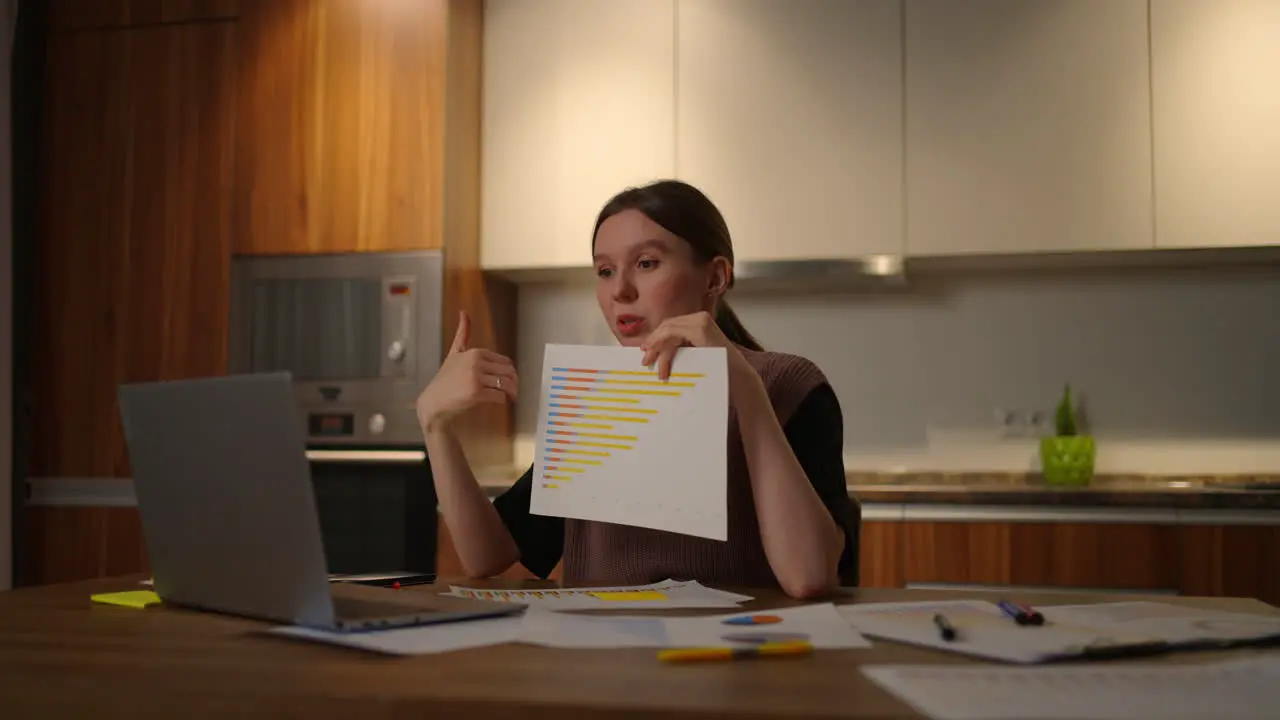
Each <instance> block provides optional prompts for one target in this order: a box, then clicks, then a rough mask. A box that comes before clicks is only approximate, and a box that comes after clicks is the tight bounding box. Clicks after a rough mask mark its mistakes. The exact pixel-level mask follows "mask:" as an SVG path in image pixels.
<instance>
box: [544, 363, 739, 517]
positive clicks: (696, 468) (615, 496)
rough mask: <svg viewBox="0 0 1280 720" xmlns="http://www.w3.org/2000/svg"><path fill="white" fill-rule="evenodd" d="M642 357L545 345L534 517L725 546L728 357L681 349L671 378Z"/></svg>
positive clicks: (673, 366)
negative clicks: (664, 377)
mask: <svg viewBox="0 0 1280 720" xmlns="http://www.w3.org/2000/svg"><path fill="white" fill-rule="evenodd" d="M643 357H644V354H643V352H642V351H641V350H640V349H639V348H624V347H598V346H589V345H547V347H546V352H545V354H544V356H543V364H542V394H541V396H540V398H539V407H538V435H537V448H536V453H537V454H536V458H535V460H534V468H533V494H532V499H531V501H530V512H532V513H534V514H536V515H549V516H553V517H565V518H576V519H580V520H596V521H601V522H609V523H615V524H618V525H630V526H634V527H643V528H650V529H654V530H666V531H668V532H675V533H681V534H685V535H693V536H697V537H704V538H710V539H712V540H726V539H727V538H728V517H727V498H726V484H727V472H728V471H727V462H728V460H727V457H726V453H725V448H726V445H725V443H726V437H727V433H728V427H729V374H728V361H727V357H728V356H727V354H726V351H725V349H724V348H681V349H680V351H679V352H678V353H677V355H676V358H675V362H674V363H673V365H672V373H671V377H670V378H669V379H668V380H666V381H663V380H660V379H658V375H657V372H656V369H655V370H651V369H649V368H646V367H645V366H643V365H641V360H642V359H643Z"/></svg>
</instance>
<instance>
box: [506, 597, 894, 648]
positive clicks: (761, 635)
mask: <svg viewBox="0 0 1280 720" xmlns="http://www.w3.org/2000/svg"><path fill="white" fill-rule="evenodd" d="M760 615H766V616H773V617H775V618H777V619H776V621H771V622H769V623H767V624H759V625H736V624H726V623H725V620H728V619H731V618H737V617H751V616H760ZM788 641H790V642H796V641H804V642H809V643H812V644H813V646H814V647H815V648H818V649H827V650H844V649H851V648H867V647H871V643H870V642H868V641H867V639H866V638H864V637H862V635H860V634H859V633H858V632H857V631H856V630H854V629H853V628H852V627H851V626H850V625H849V624H848V623H847V622H845V621H844V619H843V618H841V617H840V613H838V612H836V608H835V606H834V605H832V604H831V603H821V604H815V605H805V606H802V607H794V608H785V609H781V610H760V611H755V612H749V613H732V614H728V615H706V616H701V617H659V616H655V617H637V616H618V615H607V616H601V615H573V614H568V613H549V612H542V611H537V612H528V613H526V614H525V616H524V620H523V622H522V623H521V627H520V637H519V642H522V643H527V644H530V645H542V646H546V647H556V648H580V649H581V648H592V649H609V648H629V647H654V648H680V647H683V648H688V647H727V646H736V645H741V646H751V645H759V644H761V643H763V642H788Z"/></svg>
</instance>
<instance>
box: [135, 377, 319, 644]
mask: <svg viewBox="0 0 1280 720" xmlns="http://www.w3.org/2000/svg"><path fill="white" fill-rule="evenodd" d="M119 399H120V412H121V417H122V420H123V423H124V431H125V438H126V441H127V443H128V446H129V458H130V461H131V462H132V465H133V476H134V488H135V490H136V493H137V496H138V510H139V512H140V514H141V517H142V527H143V532H144V533H145V536H146V543H147V554H148V556H149V558H150V561H151V567H152V572H153V574H154V576H155V590H156V592H157V593H158V594H159V595H160V596H161V597H162V598H164V599H165V600H166V601H169V602H173V603H176V604H180V605H190V606H193V607H199V608H204V609H208V610H215V611H219V612H225V613H231V614H235V615H245V616H250V617H258V618H266V619H271V620H277V621H282V622H287V623H295V624H300V625H311V626H320V627H328V626H331V625H332V624H333V621H334V610H333V601H332V598H331V595H330V591H329V583H328V574H327V566H326V562H325V555H324V544H323V540H322V539H321V534H320V521H319V517H318V514H317V511H316V503H315V497H314V490H313V488H312V485H311V468H310V465H309V464H308V462H307V459H306V447H305V442H304V439H303V436H302V428H301V426H300V423H299V421H298V410H297V404H296V401H295V399H294V395H293V387H292V379H291V377H290V375H289V374H288V373H267V374H258V375H233V376H228V377H217V378H202V379H194V380H178V381H169V382H156V383H139V384H131V385H122V386H121V387H120V390H119Z"/></svg>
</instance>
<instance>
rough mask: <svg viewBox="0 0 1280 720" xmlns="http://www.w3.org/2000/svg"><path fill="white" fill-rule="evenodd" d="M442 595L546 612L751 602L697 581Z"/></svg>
mask: <svg viewBox="0 0 1280 720" xmlns="http://www.w3.org/2000/svg"><path fill="white" fill-rule="evenodd" d="M443 594H445V595H450V596H452V597H464V598H470V599H472V600H492V601H494V602H511V603H518V604H521V605H527V606H529V607H536V608H543V609H547V610H674V609H678V608H730V607H737V606H738V605H739V604H741V603H743V602H745V601H747V600H751V599H752V598H751V596H750V595H739V594H737V593H731V592H726V591H724V590H715V589H713V588H709V587H707V586H706V585H703V584H702V583H699V582H698V581H696V580H687V581H676V580H666V581H663V582H659V583H652V584H649V585H630V586H618V587H593V588H563V589H548V590H489V589H485V588H466V587H458V586H456V585H451V586H450V587H449V592H447V593H443Z"/></svg>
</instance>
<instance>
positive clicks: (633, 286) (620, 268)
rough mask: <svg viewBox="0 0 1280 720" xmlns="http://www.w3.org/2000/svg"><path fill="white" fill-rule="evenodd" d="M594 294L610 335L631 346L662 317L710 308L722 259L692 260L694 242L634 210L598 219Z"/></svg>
mask: <svg viewBox="0 0 1280 720" xmlns="http://www.w3.org/2000/svg"><path fill="white" fill-rule="evenodd" d="M594 262H595V272H596V299H597V300H598V301H599V302H600V311H601V312H602V313H604V317H605V320H606V321H607V322H608V323H609V328H610V329H611V330H613V334H614V337H616V338H618V342H620V343H622V344H623V345H625V346H630V347H635V346H638V345H640V344H641V343H643V342H644V339H645V337H647V336H648V334H649V333H650V332H651V331H652V330H653V329H654V328H656V327H657V326H658V325H660V324H661V323H662V321H663V320H666V319H667V318H671V317H676V316H679V315H688V314H690V313H695V312H699V311H701V310H710V309H711V308H713V307H714V306H715V301H716V299H717V298H718V297H719V294H720V292H718V291H717V288H719V287H721V284H720V283H717V282H716V279H717V275H716V274H717V273H719V272H721V271H722V270H721V268H722V266H724V265H726V263H723V262H713V263H702V264H699V263H696V262H695V258H694V256H693V248H691V247H689V244H688V243H686V242H685V241H684V240H682V239H681V238H679V237H677V236H675V235H672V234H671V233H670V232H668V231H667V230H666V229H665V228H663V227H662V226H661V225H659V224H657V223H655V222H653V221H652V220H650V219H649V217H648V216H647V215H645V214H644V213H642V212H640V211H639V210H624V211H622V212H620V213H618V214H616V215H614V216H612V217H610V218H609V219H608V220H605V221H604V222H603V223H601V225H600V229H599V231H598V232H597V233H596V238H595V259H594Z"/></svg>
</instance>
